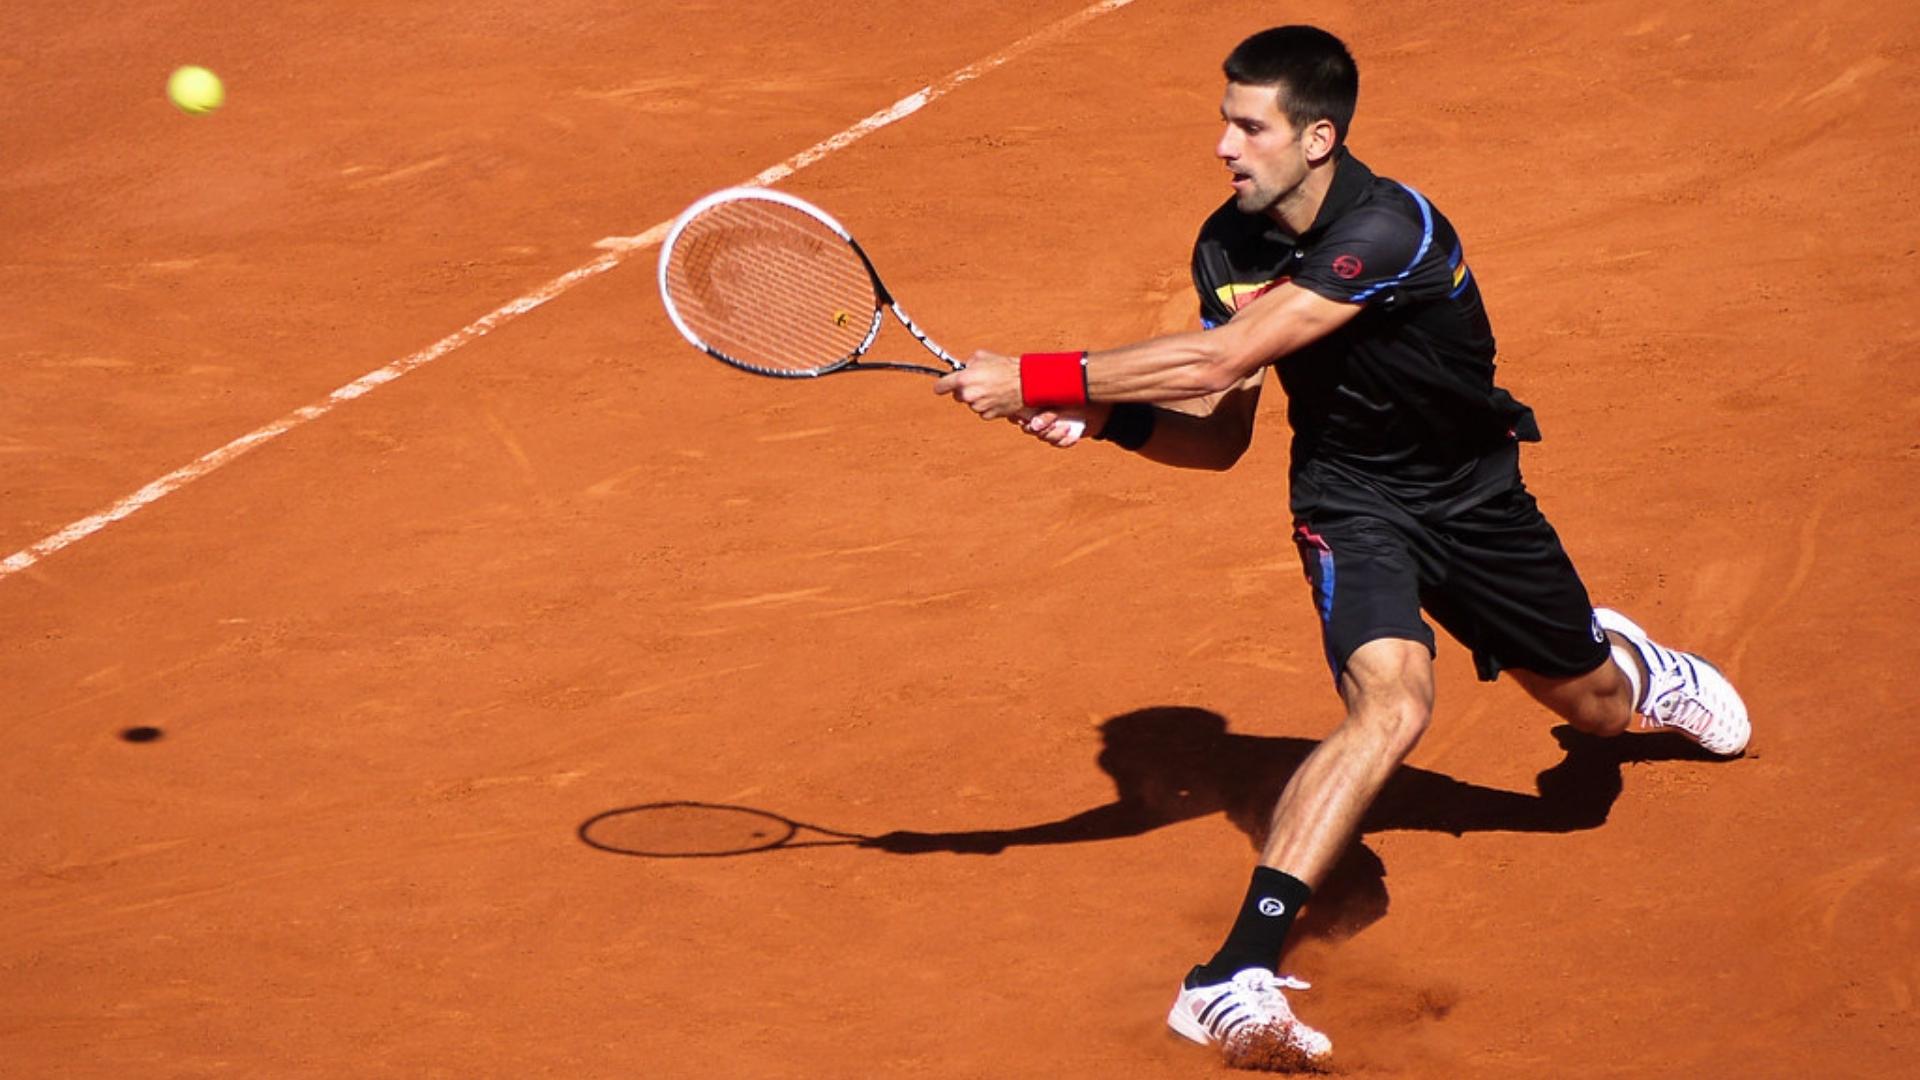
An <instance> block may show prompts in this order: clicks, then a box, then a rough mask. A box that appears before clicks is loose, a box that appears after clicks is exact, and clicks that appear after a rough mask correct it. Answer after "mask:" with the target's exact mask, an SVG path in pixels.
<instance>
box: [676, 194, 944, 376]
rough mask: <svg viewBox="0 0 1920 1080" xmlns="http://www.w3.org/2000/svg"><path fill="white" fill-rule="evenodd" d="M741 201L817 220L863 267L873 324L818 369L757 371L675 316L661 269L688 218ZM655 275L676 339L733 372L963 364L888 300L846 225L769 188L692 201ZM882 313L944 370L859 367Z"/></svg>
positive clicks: (817, 372)
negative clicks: (889, 314)
mask: <svg viewBox="0 0 1920 1080" xmlns="http://www.w3.org/2000/svg"><path fill="white" fill-rule="evenodd" d="M745 199H758V200H762V201H765V202H772V203H778V204H779V205H781V206H785V207H787V208H789V209H792V210H796V211H799V212H800V213H802V214H805V215H807V216H808V217H810V218H813V219H814V220H815V221H818V222H819V223H820V224H822V225H825V226H826V227H827V228H828V229H829V230H830V231H832V232H833V234H834V235H835V236H838V237H839V238H840V239H841V240H843V241H845V242H846V244H847V246H848V247H850V248H852V249H853V253H854V254H855V255H857V256H859V258H860V265H861V266H863V267H865V268H866V271H867V277H868V279H869V280H871V281H872V282H873V293H874V299H875V301H876V302H875V304H874V308H873V321H872V323H871V324H870V325H869V326H868V327H867V332H866V334H865V336H864V337H862V338H861V340H860V343H859V344H858V345H856V346H855V347H854V348H853V350H852V351H851V352H849V353H848V354H847V355H846V356H844V357H841V358H840V359H838V360H834V361H830V362H828V363H826V364H823V365H821V366H819V367H814V368H807V369H804V370H799V371H795V370H792V369H781V368H770V367H762V366H759V365H756V364H754V363H752V362H750V361H747V360H742V359H741V358H739V357H736V356H730V355H728V354H726V353H724V352H722V351H720V350H719V349H716V348H714V347H713V346H712V345H709V344H707V343H706V342H705V341H703V340H701V338H700V336H699V335H698V334H696V333H694V332H693V328H692V327H689V326H688V325H687V323H686V321H685V320H684V319H682V318H681V317H680V312H679V310H678V309H677V308H675V306H674V303H673V292H672V290H671V289H669V288H668V287H667V266H668V264H669V263H670V262H671V261H672V259H673V252H674V248H675V245H676V244H677V243H678V242H679V240H680V234H681V233H683V232H685V231H686V228H687V226H688V225H690V224H692V222H693V220H694V219H695V218H697V217H699V216H700V215H701V214H702V213H704V212H705V211H707V210H709V209H711V208H713V207H715V206H718V205H720V204H721V203H727V202H735V201H739V200H745ZM658 276H659V280H660V302H661V304H662V305H663V306H664V307H665V308H666V309H667V318H668V319H670V320H672V322H673V327H674V329H676V330H678V331H680V336H681V337H683V338H686V339H687V342H688V343H689V344H691V345H693V346H694V347H695V348H697V349H699V350H700V351H702V352H704V353H706V354H707V355H708V356H711V357H713V358H714V359H715V360H718V361H720V362H722V363H724V364H729V365H731V366H733V367H736V368H739V369H740V370H742V371H749V372H752V373H753V374H755V375H767V376H771V377H773V378H776V379H815V378H819V377H820V376H822V375H831V374H833V373H834V372H836V371H888V370H891V371H919V372H924V373H926V374H929V375H945V374H947V373H948V372H952V371H959V370H960V369H961V368H963V367H965V366H966V365H964V364H962V363H961V362H960V361H958V360H956V359H954V357H953V354H952V353H949V352H948V351H947V350H945V349H943V348H941V347H940V344H939V343H938V342H936V341H934V340H933V338H931V337H929V336H927V332H926V331H925V330H922V329H921V328H920V325H919V324H918V323H916V322H914V321H913V318H912V317H911V316H909V315H908V314H907V312H906V309H905V308H902V307H901V306H900V302H899V301H898V300H896V299H894V296H893V293H892V291H891V290H889V289H888V288H887V284H886V282H884V281H882V280H880V271H878V270H876V269H874V265H873V260H872V259H871V258H868V256H867V252H866V249H865V248H863V247H861V246H860V242H859V241H858V240H855V239H854V238H853V234H852V233H851V232H848V231H847V228H846V226H844V225H842V224H840V222H839V221H838V220H836V219H835V218H834V216H833V215H832V214H829V213H827V212H826V211H825V210H822V209H820V208H819V207H817V206H815V205H813V204H812V203H810V202H808V201H806V200H805V199H802V198H799V197H798V196H794V195H789V194H787V193H786V192H784V191H775V190H773V189H772V188H762V187H730V188H723V189H721V190H719V191H716V192H714V193H712V194H710V195H706V196H703V197H702V198H700V199H699V200H697V201H695V202H694V204H693V205H692V206H689V207H687V208H686V209H685V210H683V211H681V214H680V216H679V218H677V219H675V221H674V223H673V227H672V228H671V229H669V230H668V231H667V236H666V239H665V240H663V241H661V244H660V262H659V270H658ZM888 311H891V312H893V317H894V318H896V319H898V320H900V325H902V326H904V327H906V328H907V333H909V334H912V335H913V339H914V340H915V341H918V342H919V343H920V344H921V345H923V346H925V348H926V350H927V351H928V352H930V353H932V354H933V355H934V356H936V357H938V358H939V359H940V360H941V361H942V362H943V363H945V364H946V367H944V368H936V367H933V366H931V365H928V364H912V363H907V362H904V361H894V360H875V361H867V362H864V363H863V362H862V361H861V359H860V358H861V357H862V356H865V355H866V353H867V350H868V349H871V348H873V343H874V340H875V339H876V338H878V337H879V336H880V327H881V324H882V323H884V322H885V321H886V312H888Z"/></svg>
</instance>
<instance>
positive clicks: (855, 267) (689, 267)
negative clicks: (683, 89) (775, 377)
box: [666, 199, 879, 374]
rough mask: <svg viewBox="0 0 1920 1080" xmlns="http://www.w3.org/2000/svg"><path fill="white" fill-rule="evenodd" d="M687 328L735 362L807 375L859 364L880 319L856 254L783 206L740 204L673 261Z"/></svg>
mask: <svg viewBox="0 0 1920 1080" xmlns="http://www.w3.org/2000/svg"><path fill="white" fill-rule="evenodd" d="M666 284H667V289H668V292H669V294H670V297H671V299H672V302H673V306H674V308H675V310H676V311H677V312H678V314H679V316H680V319H681V320H682V321H683V322H684V323H685V324H686V326H687V328H688V329H690V330H691V331H692V332H693V333H694V334H695V336H697V337H698V338H699V339H700V340H701V341H703V342H704V343H705V344H707V345H708V346H710V347H711V348H713V349H716V350H718V351H720V352H722V353H725V354H727V356H729V357H731V358H733V359H734V360H735V361H736V362H740V363H744V364H746V365H748V366H751V367H757V368H761V369H764V370H768V371H772V372H775V373H789V374H805V373H808V372H814V371H821V370H825V369H827V368H831V367H833V366H835V365H837V364H838V363H840V362H841V361H843V360H846V359H847V358H849V357H851V356H853V355H855V354H856V353H857V352H858V351H859V349H860V348H861V346H862V345H863V344H864V343H865V342H866V340H867V338H868V337H869V336H870V334H871V332H872V330H873V325H874V321H875V319H876V318H877V316H878V312H879V300H878V297H877V296H876V295H875V293H874V288H873V281H872V278H871V276H870V275H869V274H868V272H867V268H866V265H865V264H864V263H863V262H862V261H861V259H860V256H859V255H858V254H856V253H855V252H854V250H853V248H852V247H851V246H850V245H849V244H848V243H847V242H846V241H845V240H843V239H842V238H841V237H840V236H839V235H838V234H836V233H835V232H833V231H832V230H831V229H829V228H828V227H827V226H826V225H825V224H823V223H822V222H819V221H817V220H815V219H814V218H813V217H811V216H809V215H808V214H806V213H804V212H802V211H800V210H796V209H793V208H791V207H788V206H786V205H784V204H781V203H774V202H768V201H765V200H756V199H734V200H730V201H727V202H722V203H718V204H716V205H714V206H712V207H709V208H708V209H707V210H705V211H704V212H702V213H701V214H700V215H699V216H698V217H696V218H694V219H693V220H692V221H690V222H688V223H687V225H686V227H685V228H684V229H683V230H681V233H680V235H679V237H678V239H677V240H676V241H675V245H674V250H673V252H672V253H671V254H670V255H669V257H668V260H667V272H666Z"/></svg>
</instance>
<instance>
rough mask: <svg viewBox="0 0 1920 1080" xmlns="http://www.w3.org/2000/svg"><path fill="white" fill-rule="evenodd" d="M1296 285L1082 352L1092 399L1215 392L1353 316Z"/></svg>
mask: <svg viewBox="0 0 1920 1080" xmlns="http://www.w3.org/2000/svg"><path fill="white" fill-rule="evenodd" d="M1360 310H1361V305H1359V304H1343V303H1340V302H1338V301H1334V300H1329V299H1327V298H1326V297H1324V296H1321V295H1319V294H1318V293H1314V292H1309V291H1308V290H1306V289H1303V288H1300V287H1299V286H1297V285H1292V284H1288V285H1281V286H1278V287H1277V288H1274V289H1272V290H1271V291H1269V292H1267V293H1266V294H1265V295H1263V296H1261V297H1260V298H1258V299H1256V300H1254V301H1253V302H1252V303H1251V304H1248V305H1247V306H1246V307H1244V308H1242V309H1240V311H1239V312H1237V313H1236V314H1235V315H1234V317H1233V319H1232V321H1230V322H1228V323H1227V324H1226V325H1224V326H1219V327H1215V328H1214V329H1212V330H1194V331H1189V332H1187V333H1182V334H1171V335H1168V336H1167V337H1162V338H1154V339H1152V340H1149V341H1142V342H1139V343H1138V344H1134V345H1126V346H1122V347H1120V348H1118V349H1108V350H1104V351H1101V352H1096V353H1091V354H1089V355H1088V357H1087V391H1088V393H1087V396H1088V398H1089V399H1090V400H1093V401H1179V400H1182V399H1185V398H1194V397H1200V396H1203V395H1207V394H1218V393H1223V392H1225V391H1227V390H1229V389H1231V388H1233V387H1234V386H1236V385H1238V384H1239V383H1240V381H1241V380H1243V379H1245V378H1246V377H1247V376H1248V375H1251V374H1252V373H1253V372H1255V371H1258V370H1259V369H1261V368H1264V367H1266V366H1267V365H1268V364H1271V363H1273V362H1274V361H1275V360H1278V359H1280V358H1281V357H1283V356H1286V355H1287V354H1288V353H1291V352H1294V351H1295V350H1297V349H1300V348H1302V347H1304V346H1307V345H1310V344H1312V343H1313V342H1315V341H1318V340H1320V339H1321V338H1323V337H1326V336H1327V335H1328V334H1331V333H1333V332H1334V331H1335V330H1338V329H1339V328H1340V327H1342V326H1345V325H1346V324H1347V323H1348V322H1349V321H1351V320H1352V319H1353V317H1354V316H1355V315H1358V314H1359V313H1360Z"/></svg>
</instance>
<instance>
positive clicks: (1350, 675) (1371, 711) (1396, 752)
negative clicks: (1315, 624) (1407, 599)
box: [1341, 639, 1433, 759]
mask: <svg viewBox="0 0 1920 1080" xmlns="http://www.w3.org/2000/svg"><path fill="white" fill-rule="evenodd" d="M1341 692H1342V693H1343V695H1344V696H1345V697H1346V700H1347V724H1348V726H1350V727H1352V728H1354V729H1356V732H1357V733H1359V734H1362V735H1364V736H1366V737H1367V738H1368V739H1369V740H1370V741H1374V742H1377V743H1378V744H1379V745H1380V746H1381V747H1382V748H1383V749H1384V750H1385V751H1386V752H1387V753H1389V754H1391V755H1392V756H1393V757H1395V758H1396V759H1398V758H1403V757H1405V756H1406V755H1407V753H1408V752H1409V751H1411V750H1412V749H1413V747H1414V744H1415V743H1418V742H1419V741H1420V736H1422V735H1423V734H1425V733H1426V730H1427V725H1428V724H1429V723H1430V722H1431V721H1432V719H1433V657H1432V655H1431V654H1429V653H1428V652H1427V648H1426V646H1425V645H1424V644H1423V643H1421V642H1416V641H1403V640H1399V639H1389V640H1380V641H1371V642H1368V643H1367V644H1366V645H1363V646H1361V647H1360V648H1359V649H1357V650H1355V651H1354V654H1353V656H1352V658H1351V659H1349V660H1348V662H1347V669H1346V672H1345V674H1344V675H1343V676H1342V678H1341Z"/></svg>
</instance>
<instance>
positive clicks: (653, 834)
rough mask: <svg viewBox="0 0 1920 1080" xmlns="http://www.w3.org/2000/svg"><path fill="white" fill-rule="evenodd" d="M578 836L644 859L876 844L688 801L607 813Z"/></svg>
mask: <svg viewBox="0 0 1920 1080" xmlns="http://www.w3.org/2000/svg"><path fill="white" fill-rule="evenodd" d="M575 834H576V835H578V836H579V837H580V842H581V843H584V844H586V845H587V846H588V847H591V848H597V849H599V850H601V851H605V852H609V853H611V854H614V855H631V856H634V857H636V858H643V859H719V858H729V857H732V856H737V855H753V854H757V853H759V852H763V851H785V850H789V849H792V848H809V847H850V846H853V845H857V844H862V843H866V842H868V841H869V840H870V838H869V837H866V836H863V835H861V834H859V833H850V832H841V831H840V830H838V829H829V828H826V827H825V826H821V825H809V824H807V823H806V822H804V821H795V820H794V819H792V818H789V817H785V816H783V815H781V814H776V813H774V812H773V811H771V810H760V809H756V808H754V807H751V806H733V805H729V804H726V803H708V802H692V801H688V800H675V801H671V802H653V803H641V804H640V805H638V806H623V807H620V808H619V809H616V810H607V811H603V812H601V813H598V814H595V815H594V816H592V817H590V818H588V819H587V820H585V821H583V822H581V823H580V827H579V828H578V829H576V830H575ZM805 834H811V835H805Z"/></svg>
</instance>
